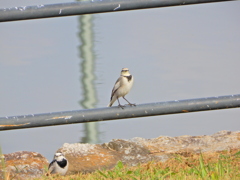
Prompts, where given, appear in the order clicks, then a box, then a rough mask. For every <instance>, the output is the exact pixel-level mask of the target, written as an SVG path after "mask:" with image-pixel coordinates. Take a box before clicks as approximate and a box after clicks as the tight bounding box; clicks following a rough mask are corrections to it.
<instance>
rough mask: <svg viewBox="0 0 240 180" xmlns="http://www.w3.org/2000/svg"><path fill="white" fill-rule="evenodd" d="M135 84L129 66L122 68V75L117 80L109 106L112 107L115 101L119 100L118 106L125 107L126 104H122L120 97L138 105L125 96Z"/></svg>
mask: <svg viewBox="0 0 240 180" xmlns="http://www.w3.org/2000/svg"><path fill="white" fill-rule="evenodd" d="M132 85H133V76H132V75H131V74H130V73H129V70H128V68H122V71H121V75H120V77H119V78H118V80H117V81H116V83H115V85H114V87H113V89H112V94H111V99H110V103H109V104H108V107H111V106H112V105H113V103H114V102H115V101H116V100H118V106H119V107H121V108H122V109H123V107H124V105H121V104H120V102H119V98H120V97H123V99H125V100H126V101H127V102H128V104H129V105H130V106H136V105H135V104H132V103H130V102H129V101H128V100H127V99H126V98H125V96H126V95H127V94H128V93H129V91H130V90H131V88H132Z"/></svg>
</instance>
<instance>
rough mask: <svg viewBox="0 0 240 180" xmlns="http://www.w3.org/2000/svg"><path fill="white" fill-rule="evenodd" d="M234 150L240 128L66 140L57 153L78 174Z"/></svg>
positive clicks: (238, 146)
mask: <svg viewBox="0 0 240 180" xmlns="http://www.w3.org/2000/svg"><path fill="white" fill-rule="evenodd" d="M231 149H240V131H237V132H231V131H220V132H218V133H216V134H213V135H210V136H206V135H204V136H187V135H186V136H179V137H168V136H160V137H158V138H154V139H144V138H139V137H136V138H133V139H130V140H121V139H114V140H112V141H110V142H109V143H104V144H102V145H99V144H98V145H94V144H81V143H75V144H67V143H65V144H64V145H63V147H62V148H60V149H59V150H58V151H57V152H63V153H64V155H65V156H66V158H67V159H68V161H69V172H68V173H67V174H74V173H77V172H92V171H95V170H98V169H110V168H112V167H114V166H115V165H116V164H117V162H118V161H122V162H123V163H124V164H127V165H130V166H135V165H137V164H139V163H147V162H149V161H153V160H154V161H161V162H164V161H166V160H167V159H169V158H170V157H172V156H173V155H174V154H185V155H187V154H191V153H200V152H203V153H204V152H211V153H212V152H219V151H224V150H231Z"/></svg>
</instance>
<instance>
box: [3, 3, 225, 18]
mask: <svg viewBox="0 0 240 180" xmlns="http://www.w3.org/2000/svg"><path fill="white" fill-rule="evenodd" d="M222 1H230V0H114V1H113V0H91V1H81V2H71V3H59V4H47V5H43V4H40V5H36V6H21V7H12V8H1V9H0V22H6V21H17V20H27V19H37V18H50V17H60V16H72V15H83V14H93V13H105V12H116V11H127V10H137V9H146V8H159V7H167V6H179V5H191V4H201V3H211V2H222Z"/></svg>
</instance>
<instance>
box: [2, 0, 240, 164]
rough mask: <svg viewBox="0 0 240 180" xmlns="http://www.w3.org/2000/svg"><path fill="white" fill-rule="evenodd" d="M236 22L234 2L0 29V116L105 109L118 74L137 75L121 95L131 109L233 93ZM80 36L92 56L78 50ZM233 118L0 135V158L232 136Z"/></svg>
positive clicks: (207, 116) (184, 117) (208, 115)
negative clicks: (76, 146)
mask: <svg viewBox="0 0 240 180" xmlns="http://www.w3.org/2000/svg"><path fill="white" fill-rule="evenodd" d="M71 1H72V0H71ZM71 1H67V0H64V1H60V0H52V1H51V2H50V3H59V2H71ZM38 4H49V1H47V0H31V1H29V0H8V1H0V8H7V7H15V6H28V5H38ZM239 17H240V2H239V1H233V2H222V3H210V4H201V5H190V6H178V7H168V8H157V9H148V10H136V11H126V12H115V13H103V14H96V15H91V16H90V15H88V16H85V18H84V17H83V16H72V17H61V18H49V19H38V20H26V21H16V22H5V23H0V101H1V103H0V116H1V117H2V116H12V115H24V114H35V113H45V112H55V111H67V110H76V109H84V108H92V107H105V106H106V105H107V104H108V103H109V98H110V94H111V90H112V87H113V85H114V83H115V81H116V79H117V78H118V76H119V74H120V71H121V68H123V67H128V68H129V69H130V72H131V73H132V74H133V76H134V77H135V84H134V87H133V89H132V91H131V93H130V94H129V95H127V96H126V98H127V99H128V100H129V101H130V102H133V103H137V104H141V103H150V102H158V101H169V100H180V99H189V98H200V97H210V96H220V95H231V94H239V93H240V91H239V89H240V83H239V68H240V21H239ZM84 27H87V29H85V33H86V34H84V33H82V34H81V33H80V32H83V31H84ZM80 34H81V36H80ZM84 38H87V39H88V41H89V42H88V43H89V44H87V45H89V47H90V48H88V46H87V45H86V47H87V48H86V49H85V50H86V52H88V53H89V52H90V53H92V54H88V53H83V52H84V47H85V46H84V44H83V43H82V42H83V40H84ZM89 50H90V51H89ZM84 58H85V61H84ZM86 67H88V68H86ZM89 92H90V94H87V93H89ZM87 97H90V98H91V102H86V101H85V100H86V99H89V98H87ZM120 101H121V102H122V103H125V102H124V101H123V100H122V99H121V100H120ZM115 105H117V103H116V104H115ZM239 114H240V109H229V110H219V111H209V112H199V113H188V114H178V115H167V116H156V117H148V118H135V119H126V120H117V121H116V120H115V121H106V122H100V123H95V124H90V125H89V123H88V124H74V125H65V126H55V127H44V128H33V129H23V130H11V131H2V132H0V145H1V147H2V149H3V153H12V152H15V151H22V150H25V151H36V152H39V153H41V154H43V155H44V156H46V157H47V158H48V159H49V160H51V159H52V157H53V154H54V153H55V151H56V150H57V149H58V148H59V147H61V146H62V144H63V143H65V142H67V143H76V142H87V140H86V139H87V137H90V136H91V135H92V136H93V139H92V140H91V141H90V140H89V141H88V142H90V143H103V142H109V141H110V140H111V139H116V138H124V139H130V138H133V137H143V138H155V137H158V136H160V135H166V136H180V135H205V134H206V135H209V134H213V133H215V132H217V131H220V130H231V131H236V130H239V129H240V128H239V126H240V121H239ZM0 124H1V123H0ZM94 133H95V134H96V135H94Z"/></svg>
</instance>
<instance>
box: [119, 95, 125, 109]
mask: <svg viewBox="0 0 240 180" xmlns="http://www.w3.org/2000/svg"><path fill="white" fill-rule="evenodd" d="M117 100H118V106H119V107H121V108H122V109H124V108H123V107H125V106H124V105H121V104H120V101H119V99H118V98H117Z"/></svg>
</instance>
